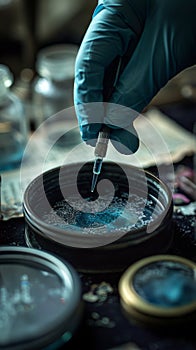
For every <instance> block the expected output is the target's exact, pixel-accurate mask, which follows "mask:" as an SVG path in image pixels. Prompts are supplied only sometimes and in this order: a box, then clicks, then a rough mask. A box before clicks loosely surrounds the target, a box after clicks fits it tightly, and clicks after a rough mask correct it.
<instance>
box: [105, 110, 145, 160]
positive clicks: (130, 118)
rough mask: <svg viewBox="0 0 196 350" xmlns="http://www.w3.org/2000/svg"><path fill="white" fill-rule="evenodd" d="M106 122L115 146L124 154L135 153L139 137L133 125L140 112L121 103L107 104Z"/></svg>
mask: <svg viewBox="0 0 196 350" xmlns="http://www.w3.org/2000/svg"><path fill="white" fill-rule="evenodd" d="M105 111H106V112H105V118H104V123H105V124H107V125H109V127H110V129H111V131H110V139H111V142H112V144H113V146H114V147H115V148H116V149H117V150H118V152H120V153H122V154H127V155H128V154H131V153H135V152H136V151H137V149H138V147H139V138H138V135H137V132H136V130H135V128H134V126H133V122H134V120H135V119H136V118H137V117H138V115H139V113H138V112H137V111H135V110H133V109H131V108H128V107H126V106H121V105H119V104H113V103H106V104H105Z"/></svg>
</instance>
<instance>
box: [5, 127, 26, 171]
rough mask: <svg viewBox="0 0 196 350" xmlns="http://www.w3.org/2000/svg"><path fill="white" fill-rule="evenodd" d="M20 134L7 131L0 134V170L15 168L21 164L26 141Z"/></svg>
mask: <svg viewBox="0 0 196 350" xmlns="http://www.w3.org/2000/svg"><path fill="white" fill-rule="evenodd" d="M20 138H21V137H20V135H17V134H15V135H13V134H11V133H5V134H1V135H0V171H6V170H11V169H15V168H17V167H18V166H19V165H20V162H21V159H22V157H23V152H24V148H25V143H24V141H22V140H21V139H20Z"/></svg>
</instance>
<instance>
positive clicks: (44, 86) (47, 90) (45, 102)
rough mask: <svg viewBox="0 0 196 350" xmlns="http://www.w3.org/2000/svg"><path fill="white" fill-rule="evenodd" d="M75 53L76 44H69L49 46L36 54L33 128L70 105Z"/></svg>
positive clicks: (76, 49)
mask: <svg viewBox="0 0 196 350" xmlns="http://www.w3.org/2000/svg"><path fill="white" fill-rule="evenodd" d="M77 52H78V47H77V45H72V44H59V45H51V46H49V47H46V48H43V49H42V50H40V51H39V52H38V55H37V59H36V71H37V76H36V78H35V79H34V84H33V104H34V108H35V115H34V119H35V120H34V123H35V129H36V128H37V127H38V126H39V125H40V124H41V123H42V122H43V121H44V120H45V119H47V118H48V117H50V116H53V115H54V114H56V113H57V112H59V111H61V110H63V109H65V108H68V107H71V106H73V81H74V68H75V59H76V55H77Z"/></svg>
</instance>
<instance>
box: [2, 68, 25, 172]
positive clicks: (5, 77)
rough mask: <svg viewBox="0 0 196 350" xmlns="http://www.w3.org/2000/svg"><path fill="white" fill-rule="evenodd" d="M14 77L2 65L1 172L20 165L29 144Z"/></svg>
mask: <svg viewBox="0 0 196 350" xmlns="http://www.w3.org/2000/svg"><path fill="white" fill-rule="evenodd" d="M12 82H13V76H12V73H11V72H10V70H9V68H8V67H7V66H5V65H0V171H5V170H10V169H13V168H16V167H18V166H19V165H20V162H21V159H22V157H23V152H24V149H25V146H26V143H27V135H28V133H27V130H28V129H27V121H26V118H25V113H24V106H23V103H22V101H21V100H20V99H19V98H18V97H17V96H16V95H15V94H14V93H13V92H12V91H11V89H10V86H11V84H12Z"/></svg>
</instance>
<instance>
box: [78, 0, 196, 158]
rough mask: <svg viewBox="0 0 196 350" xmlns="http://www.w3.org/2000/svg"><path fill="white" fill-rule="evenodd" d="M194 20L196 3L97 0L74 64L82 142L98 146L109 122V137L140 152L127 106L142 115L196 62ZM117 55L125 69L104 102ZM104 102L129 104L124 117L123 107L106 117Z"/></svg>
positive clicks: (179, 0)
mask: <svg viewBox="0 0 196 350" xmlns="http://www.w3.org/2000/svg"><path fill="white" fill-rule="evenodd" d="M195 16H196V1H195V0H187V1H184V0H162V1H161V0H115V1H114V0H102V1H99V4H98V6H97V8H96V9H95V12H94V15H93V18H92V21H91V23H90V25H89V28H88V29H87V32H86V34H85V36H84V39H83V41H82V44H81V46H80V49H79V53H78V56H77V59H76V66H75V85H74V104H75V107H76V114H77V118H78V123H79V126H80V131H81V135H82V139H83V140H84V141H86V142H87V143H90V144H94V143H93V141H92V142H91V140H92V139H96V138H97V136H98V131H99V130H100V128H101V126H102V123H106V124H109V125H110V126H111V139H113V140H117V141H119V142H120V143H122V144H124V145H125V146H126V147H127V148H128V149H129V150H131V151H132V152H135V151H136V150H137V148H138V139H137V135H136V132H135V129H134V128H133V125H132V123H133V120H134V118H135V117H136V115H137V113H134V112H133V113H130V111H128V109H127V108H126V107H129V108H131V109H133V110H135V111H138V112H141V111H142V110H143V109H144V107H145V106H147V105H148V103H149V102H150V101H151V99H152V98H153V97H154V96H155V94H156V93H157V92H158V91H159V90H160V89H161V88H162V87H163V86H164V85H165V84H166V83H167V82H168V80H169V79H171V78H172V77H173V76H175V75H176V74H177V73H179V72H180V71H182V70H183V69H185V68H187V67H189V66H192V65H193V64H195V63H196V21H195ZM119 57H121V61H122V63H123V64H122V67H124V69H123V70H121V74H120V77H119V79H118V82H117V84H116V86H115V89H114V91H113V93H112V95H111V96H109V99H106V98H105V97H104V96H105V95H106V94H107V91H105V89H107V88H105V87H104V81H105V80H104V77H105V75H106V72H108V70H109V69H110V67H111V63H112V62H115V60H117V59H118V58H119ZM110 74H111V75H113V74H114V69H113V68H111V69H110ZM110 74H109V75H108V78H107V79H106V80H107V83H108V81H109V80H110ZM104 100H107V101H108V100H109V102H110V103H112V104H114V106H115V105H116V104H118V105H119V106H125V113H120V114H119V113H118V112H119V110H120V107H119V110H118V108H117V107H116V110H117V112H114V110H115V107H114V106H113V105H111V110H110V107H109V109H108V110H107V113H105V109H104V106H103V108H102V107H101V106H102V103H101V102H102V101H104ZM91 102H93V104H92V108H91ZM96 102H99V103H98V104H97V106H99V107H98V108H94V103H96ZM109 105H110V104H109ZM95 106H96V104H95ZM125 129H126V130H127V131H131V133H129V132H127V131H126V130H125ZM134 135H135V137H134ZM117 148H118V150H119V151H120V152H122V153H126V151H125V152H124V150H123V149H119V147H118V145H117Z"/></svg>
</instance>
